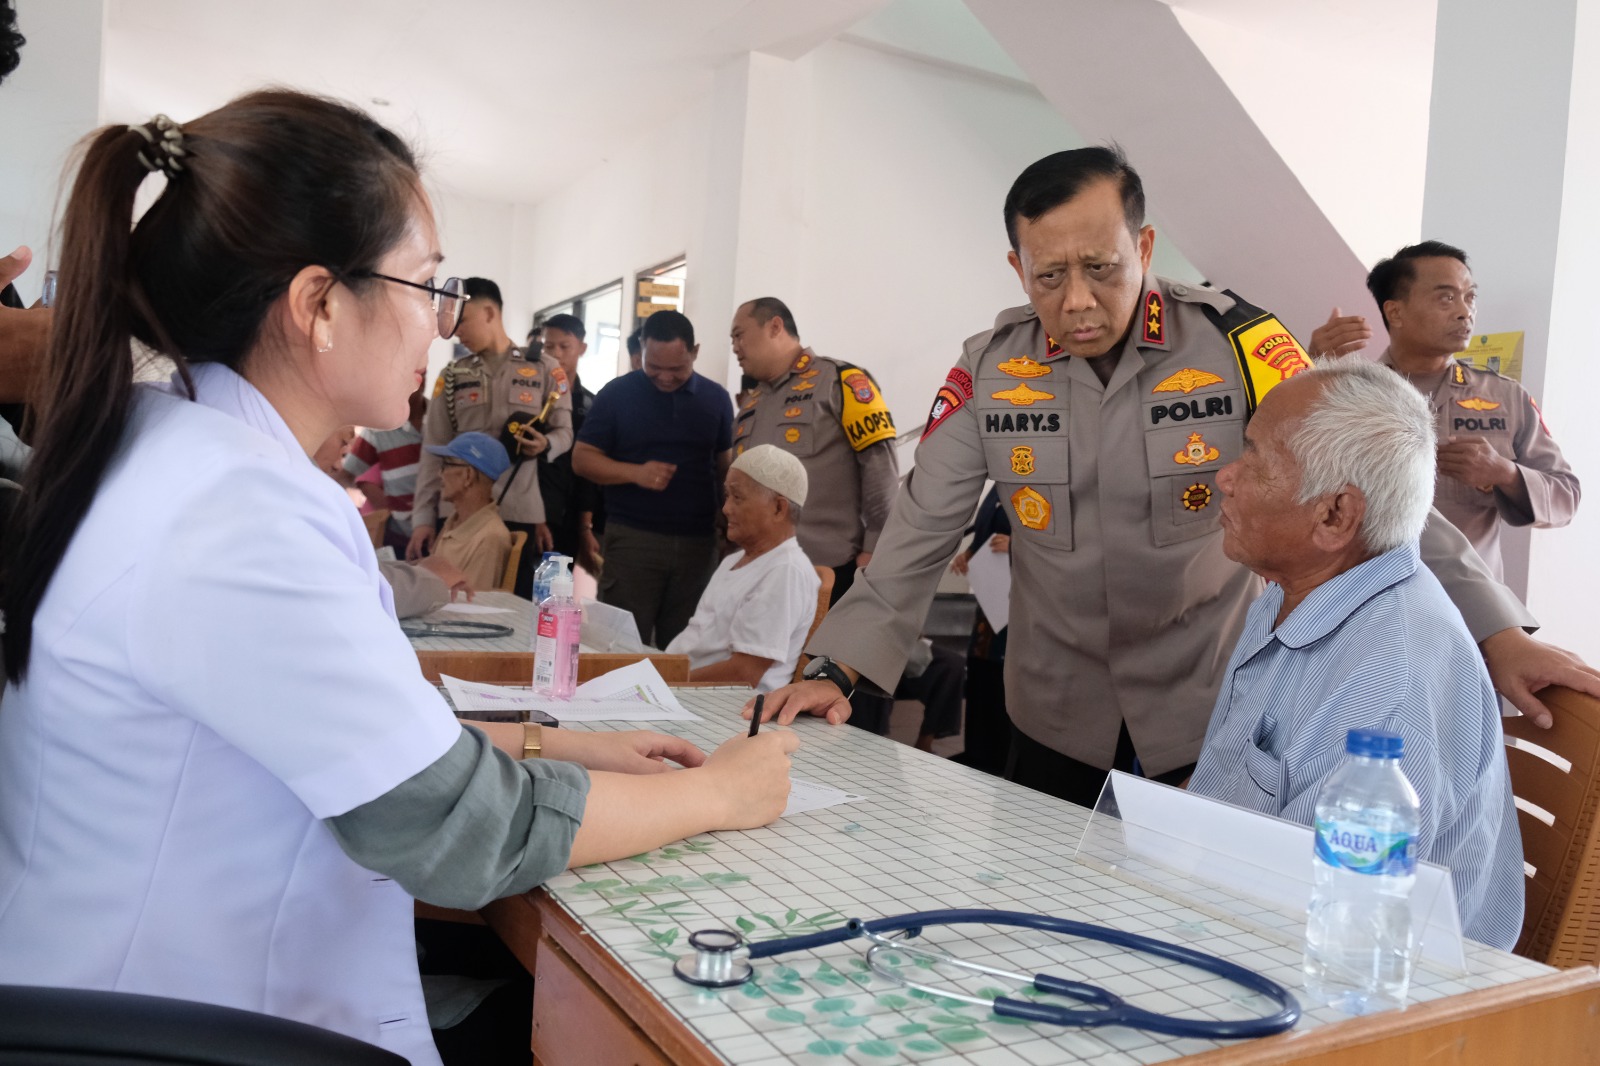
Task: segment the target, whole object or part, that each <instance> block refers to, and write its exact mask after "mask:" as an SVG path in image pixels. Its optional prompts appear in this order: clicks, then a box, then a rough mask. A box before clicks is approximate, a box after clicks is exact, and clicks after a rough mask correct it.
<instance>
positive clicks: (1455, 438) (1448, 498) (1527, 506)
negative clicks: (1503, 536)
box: [1311, 241, 1581, 578]
mask: <svg viewBox="0 0 1600 1066" xmlns="http://www.w3.org/2000/svg"><path fill="white" fill-rule="evenodd" d="M1367 288H1368V289H1369V290H1371V292H1372V298H1373V299H1374V300H1375V301H1377V304H1378V307H1379V308H1380V309H1382V312H1383V319H1384V325H1385V326H1386V327H1387V328H1388V331H1389V347H1388V349H1387V350H1386V351H1385V352H1384V353H1383V355H1382V356H1380V357H1379V359H1378V361H1379V362H1380V363H1382V364H1384V365H1385V366H1389V367H1393V368H1394V369H1395V371H1396V372H1398V373H1399V374H1400V375H1401V376H1402V377H1404V378H1405V379H1406V380H1407V381H1409V382H1411V384H1412V385H1413V386H1415V387H1416V388H1417V389H1418V390H1420V391H1421V393H1422V394H1423V395H1424V396H1426V397H1428V402H1429V403H1430V404H1431V405H1432V407H1433V410H1434V413H1435V415H1437V417H1438V419H1439V422H1438V429H1439V441H1440V443H1439V480H1438V483H1437V485H1436V488H1435V490H1434V497H1433V504H1434V506H1435V507H1437V508H1438V509H1439V513H1440V514H1442V515H1444V516H1445V517H1446V518H1448V519H1450V521H1451V523H1452V524H1454V525H1455V527H1456V528H1457V529H1459V530H1461V532H1463V533H1465V534H1466V535H1467V539H1468V540H1470V541H1471V542H1472V546H1473V547H1474V548H1476V549H1477V550H1478V554H1479V555H1481V556H1483V560H1484V562H1486V563H1488V564H1489V568H1490V569H1491V570H1492V571H1493V572H1494V575H1495V576H1496V577H1497V578H1498V577H1501V576H1503V574H1504V564H1503V562H1502V560H1501V556H1500V527H1501V525H1502V524H1504V525H1508V526H1534V527H1536V528H1539V529H1551V528H1555V527H1558V526H1564V525H1566V524H1567V523H1569V522H1571V521H1572V515H1573V513H1574V512H1575V511H1576V510H1577V509H1578V498H1579V496H1580V495H1581V490H1580V488H1579V485H1578V478H1577V476H1576V475H1575V474H1573V472H1572V468H1571V467H1570V466H1568V465H1567V461H1566V459H1565V457H1563V456H1562V454H1561V448H1560V446H1559V445H1557V444H1556V442H1555V438H1554V437H1552V436H1551V435H1550V431H1549V430H1548V429H1547V428H1546V427H1545V424H1544V419H1543V418H1542V417H1540V415H1539V408H1538V407H1537V405H1535V404H1534V402H1533V397H1531V396H1529V395H1528V393H1527V391H1526V390H1525V389H1523V387H1522V386H1521V385H1519V384H1518V383H1517V382H1515V381H1512V380H1511V379H1510V378H1507V377H1502V376H1501V375H1499V374H1496V373H1494V372H1492V371H1489V370H1479V369H1478V368H1476V367H1474V366H1471V365H1468V364H1464V363H1460V362H1457V361H1456V360H1454V359H1452V358H1451V357H1452V356H1453V355H1455V354H1456V353H1457V352H1460V351H1462V350H1463V349H1464V348H1466V347H1467V343H1468V342H1469V341H1470V340H1471V339H1472V323H1473V320H1474V318H1475V317H1476V315H1477V307H1478V299H1477V297H1478V287H1477V285H1476V284H1475V283H1474V281H1473V279H1472V271H1471V270H1470V269H1468V266H1467V255H1466V253H1465V252H1463V251H1462V250H1461V249H1459V248H1454V247H1451V246H1450V245H1448V244H1444V243H1442V242H1440V241H1423V242H1422V243H1421V244H1413V245H1409V246H1408V247H1405V248H1402V249H1400V250H1399V251H1398V252H1396V253H1395V254H1394V255H1393V256H1391V257H1390V258H1388V259H1385V260H1383V261H1381V262H1380V263H1378V265H1377V266H1375V267H1373V268H1372V272H1371V273H1370V274H1368V275H1367ZM1335 311H1336V312H1337V309H1335ZM1363 331H1364V332H1365V336H1371V332H1372V331H1371V330H1370V329H1366V320H1365V319H1364V318H1361V317H1360V316H1357V315H1351V316H1339V315H1337V313H1336V314H1335V316H1334V317H1333V318H1332V319H1330V320H1329V321H1328V322H1327V323H1324V324H1323V325H1322V326H1320V327H1318V329H1317V330H1316V331H1315V332H1313V333H1312V335H1311V342H1312V350H1313V351H1320V350H1321V349H1320V348H1318V347H1317V346H1318V345H1324V346H1326V347H1328V348H1330V349H1341V348H1342V349H1344V350H1346V351H1353V350H1355V349H1356V348H1359V347H1361V346H1362V344H1364V343H1365V336H1362V333H1363ZM1355 340H1359V341H1360V342H1361V343H1359V344H1352V343H1351V342H1352V341H1355Z"/></svg>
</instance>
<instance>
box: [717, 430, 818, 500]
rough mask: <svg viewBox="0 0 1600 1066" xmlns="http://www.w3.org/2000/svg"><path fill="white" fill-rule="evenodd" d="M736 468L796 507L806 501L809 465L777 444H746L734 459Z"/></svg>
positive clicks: (734, 467)
mask: <svg viewBox="0 0 1600 1066" xmlns="http://www.w3.org/2000/svg"><path fill="white" fill-rule="evenodd" d="M733 469H735V470H738V471H741V472H742V473H743V474H744V475H745V476H746V477H748V478H749V479H750V480H751V481H754V482H755V483H756V484H758V485H764V486H766V487H767V488H769V489H771V490H772V491H773V492H776V493H777V494H778V495H779V496H782V497H783V498H784V499H786V500H788V501H789V502H790V503H792V504H794V505H795V506H796V507H804V506H805V505H806V468H805V467H803V466H801V465H800V460H798V459H796V458H795V457H794V456H792V455H790V454H789V453H788V452H786V451H784V450H783V449H782V448H780V447H778V446H777V445H775V444H758V445H756V446H755V447H754V448H747V449H745V451H744V452H743V453H742V454H740V456H739V457H738V458H737V459H735V460H734V461H733Z"/></svg>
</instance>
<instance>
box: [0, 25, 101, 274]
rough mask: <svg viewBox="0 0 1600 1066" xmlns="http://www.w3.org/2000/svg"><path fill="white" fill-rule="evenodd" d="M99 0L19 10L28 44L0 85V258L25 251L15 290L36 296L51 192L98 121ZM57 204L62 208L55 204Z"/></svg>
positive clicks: (51, 208)
mask: <svg viewBox="0 0 1600 1066" xmlns="http://www.w3.org/2000/svg"><path fill="white" fill-rule="evenodd" d="M105 7H106V5H105V0H49V2H48V3H30V4H23V5H21V10H20V13H19V15H18V29H20V30H21V31H22V34H23V36H25V37H26V38H27V39H28V43H27V44H25V45H23V47H22V62H21V65H19V66H18V67H17V69H16V70H15V71H14V72H13V73H12V74H11V76H10V77H9V78H7V79H6V80H5V83H4V84H0V245H4V247H3V248H0V255H4V254H5V253H7V252H9V251H11V249H13V248H15V247H16V246H17V245H19V244H26V245H29V246H30V247H31V248H32V249H33V253H34V266H33V267H32V268H31V269H30V270H29V271H28V272H27V273H26V274H25V275H23V277H22V278H21V280H19V281H18V283H17V290H18V291H19V292H20V293H21V294H22V296H23V298H24V299H25V300H27V301H28V302H29V303H32V302H33V300H34V299H35V298H36V297H37V296H38V295H39V285H40V281H41V279H42V278H43V277H44V271H45V265H44V264H45V257H46V254H47V245H48V241H49V237H50V231H51V225H52V221H53V220H54V221H56V222H59V220H56V219H55V218H54V213H55V211H56V209H57V195H56V194H57V192H58V190H59V189H60V187H61V177H62V172H63V169H64V167H65V166H66V164H67V162H68V160H69V157H70V156H71V151H72V147H73V145H75V144H76V143H77V142H78V140H79V139H80V138H82V137H83V136H84V135H85V134H88V133H90V132H91V131H93V130H94V128H95V127H96V126H97V125H98V124H99V122H100V86H101V78H102V47H101V46H102V41H103V39H104V37H105V18H106V11H105ZM63 203H64V201H63Z"/></svg>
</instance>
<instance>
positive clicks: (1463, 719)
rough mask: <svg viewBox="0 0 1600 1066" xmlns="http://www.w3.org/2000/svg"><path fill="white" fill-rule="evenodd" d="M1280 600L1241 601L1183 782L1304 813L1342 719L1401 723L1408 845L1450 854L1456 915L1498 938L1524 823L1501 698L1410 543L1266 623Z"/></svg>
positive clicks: (1513, 930) (1442, 856)
mask: <svg viewBox="0 0 1600 1066" xmlns="http://www.w3.org/2000/svg"><path fill="white" fill-rule="evenodd" d="M1282 606H1283V589H1282V588H1281V587H1280V586H1278V585H1276V584H1270V585H1268V586H1267V588H1266V591H1265V592H1263V593H1262V594H1261V596H1260V598H1258V599H1257V600H1256V602H1255V603H1254V604H1252V605H1251V607H1250V613H1249V615H1248V617H1247V618H1246V620H1245V627H1244V632H1243V633H1241V634H1240V635H1239V643H1238V644H1237V645H1236V646H1235V647H1234V650H1233V658H1232V660H1231V661H1230V662H1229V663H1228V675H1227V678H1226V680H1224V682H1223V684H1222V691H1221V692H1219V693H1218V694H1217V703H1216V706H1215V707H1214V708H1213V709H1212V712H1211V724H1210V726H1209V727H1208V728H1207V730H1206V739H1205V745H1204V746H1203V747H1202V748H1201V750H1200V760H1199V762H1198V763H1197V764H1196V765H1195V771H1194V776H1193V777H1192V778H1191V780H1190V783H1189V788H1190V790H1191V791H1193V792H1196V793H1198V794H1200V795H1204V796H1211V797H1213V798H1215V799H1220V800H1225V801H1227V802H1229V803H1233V804H1237V805H1239V806H1241V807H1248V808H1250V809H1252V810H1257V811H1263V812H1265V813H1267V814H1274V815H1277V816H1279V817H1281V818H1286V819H1289V820H1290V821H1295V822H1299V823H1301V824H1302V825H1310V824H1311V822H1312V819H1313V815H1314V810H1313V808H1314V806H1315V804H1316V800H1317V792H1318V790H1319V789H1320V788H1321V787H1322V782H1323V781H1324V780H1325V779H1326V778H1327V777H1328V776H1329V775H1330V774H1331V773H1333V771H1334V770H1335V769H1337V768H1338V766H1339V764H1340V762H1341V761H1342V760H1343V758H1344V740H1345V734H1346V732H1348V731H1349V730H1351V729H1382V730H1384V731H1386V732H1390V733H1397V734H1399V735H1400V736H1401V737H1403V738H1405V755H1404V757H1403V758H1402V759H1401V761H1400V768H1401V769H1402V770H1404V771H1405V775H1406V777H1407V778H1409V779H1410V780H1411V784H1412V786H1413V787H1415V788H1416V790H1417V795H1418V796H1419V797H1420V798H1421V800H1422V824H1421V831H1420V832H1419V833H1418V836H1417V841H1416V854H1417V856H1418V857H1419V858H1422V859H1426V860H1428V861H1429V862H1435V863H1438V864H1440V865H1442V866H1448V867H1449V868H1450V876H1451V880H1452V881H1454V883H1455V889H1456V900H1457V902H1458V903H1459V904H1460V907H1461V927H1462V931H1463V932H1465V933H1466V935H1467V936H1469V937H1471V938H1473V939H1474V940H1479V941H1482V942H1483V943H1486V944H1491V945H1493V946H1495V947H1499V948H1507V949H1509V948H1510V947H1511V946H1512V945H1513V944H1514V943H1516V940H1517V935H1518V933H1519V932H1520V931H1521V927H1522V890H1523V868H1522V836H1521V834H1520V833H1519V832H1518V830H1517V818H1516V811H1515V808H1514V807H1513V806H1512V802H1511V779H1510V776H1509V774H1508V772H1507V770H1506V756H1505V749H1504V747H1503V744H1504V740H1503V738H1502V734H1501V731H1500V706H1499V703H1498V701H1497V700H1496V699H1495V695H1494V689H1493V688H1492V687H1491V685H1490V684H1489V675H1488V673H1487V672H1486V671H1485V670H1484V666H1483V660H1482V659H1481V658H1480V657H1479V655H1478V649H1477V647H1476V646H1475V645H1474V644H1473V642H1472V637H1471V636H1470V635H1469V634H1468V632H1467V628H1466V625H1465V624H1464V623H1463V622H1462V620H1461V615H1460V613H1459V612H1458V611H1457V610H1456V608H1455V607H1454V606H1453V605H1452V604H1451V603H1450V600H1449V599H1448V598H1447V597H1446V596H1445V593H1444V589H1443V587H1441V586H1440V584H1439V582H1438V580H1437V579H1436V578H1435V577H1434V576H1433V574H1432V573H1430V572H1429V571H1428V570H1426V569H1424V568H1423V567H1422V566H1421V565H1420V559H1419V557H1418V554H1417V549H1416V546H1415V545H1414V544H1411V545H1405V546H1403V547H1399V548H1396V549H1394V550H1393V551H1389V552H1385V553H1384V554H1382V555H1379V556H1376V557H1374V558H1372V559H1368V560H1367V561H1366V562H1364V563H1362V564H1361V565H1359V566H1356V567H1352V568H1351V569H1349V570H1346V571H1345V572H1344V573H1342V574H1340V575H1338V576H1337V577H1335V578H1333V579H1332V580H1330V581H1326V582H1324V583H1323V584H1322V585H1319V586H1318V587H1317V588H1316V589H1314V590H1313V591H1312V592H1311V594H1310V595H1309V596H1307V597H1306V598H1305V599H1304V600H1303V601H1302V602H1301V603H1300V605H1299V606H1298V607H1296V608H1295V609H1294V611H1293V612H1291V613H1290V615H1289V617H1288V618H1287V619H1285V620H1284V623H1283V624H1282V625H1281V626H1278V628H1277V629H1276V630H1274V629H1273V620H1274V619H1275V618H1277V616H1278V611H1279V609H1280V608H1281V607H1282Z"/></svg>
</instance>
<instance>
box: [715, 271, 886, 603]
mask: <svg viewBox="0 0 1600 1066" xmlns="http://www.w3.org/2000/svg"><path fill="white" fill-rule="evenodd" d="M729 336H730V338H731V339H732V341H733V354H734V357H735V358H737V359H738V360H739V366H740V367H741V368H742V369H743V370H744V372H745V373H746V374H748V375H750V377H752V378H754V379H755V381H756V382H757V385H756V387H755V390H754V391H753V393H752V394H751V395H750V396H749V397H748V398H747V399H745V400H744V402H742V403H741V404H740V406H739V413H738V416H737V419H736V421H735V423H734V431H733V441H734V443H733V451H734V454H735V455H739V454H740V453H741V452H743V451H744V450H746V449H748V448H754V447H755V446H756V445H758V444H771V445H775V446H776V447H778V448H781V449H782V450H784V451H786V452H788V453H789V454H791V455H793V456H795V457H796V458H798V459H799V460H800V462H801V463H802V464H803V465H804V466H805V468H806V479H807V482H808V483H809V484H810V485H811V487H812V488H811V494H810V495H809V496H808V497H807V498H806V506H805V510H804V512H803V513H802V514H801V516H800V526H799V529H798V530H797V532H796V536H797V538H798V539H799V541H800V548H801V550H802V551H804V552H805V553H806V557H807V558H809V559H810V560H811V563H812V565H813V566H826V567H831V568H832V569H833V573H834V583H833V602H838V599H839V597H840V596H843V595H844V593H845V592H846V591H847V590H848V589H849V588H850V584H851V582H853V581H854V580H855V574H856V568H857V566H866V565H867V561H868V560H869V559H870V558H871V557H872V549H873V548H874V547H876V546H877V543H878V535H879V534H880V533H881V532H882V531H883V524H884V522H886V521H888V518H889V505H890V504H891V503H892V502H893V501H894V494H895V489H896V488H898V487H899V483H900V468H899V462H898V460H897V458H896V455H895V443H894V441H895V428H894V420H893V419H892V418H891V417H890V415H889V405H888V404H887V403H885V402H884V399H883V393H882V391H881V390H879V388H878V383H877V382H875V381H873V380H872V375H871V374H869V373H867V372H866V371H865V370H863V369H862V368H860V367H858V366H854V365H852V364H849V363H843V362H840V361H839V360H837V359H830V358H828V357H826V356H821V355H817V354H816V353H815V352H813V351H812V350H811V349H810V348H803V347H801V345H800V339H799V331H798V330H797V329H796V327H795V323H794V315H793V314H792V313H790V311H789V308H788V306H787V305H785V304H784V302H783V301H782V300H778V299H775V298H774V297H771V296H763V297H761V298H760V299H758V300H751V301H750V302H749V303H746V304H743V305H741V306H740V307H739V309H738V311H736V312H735V313H734V316H733V327H732V329H731V330H730V333H729Z"/></svg>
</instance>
